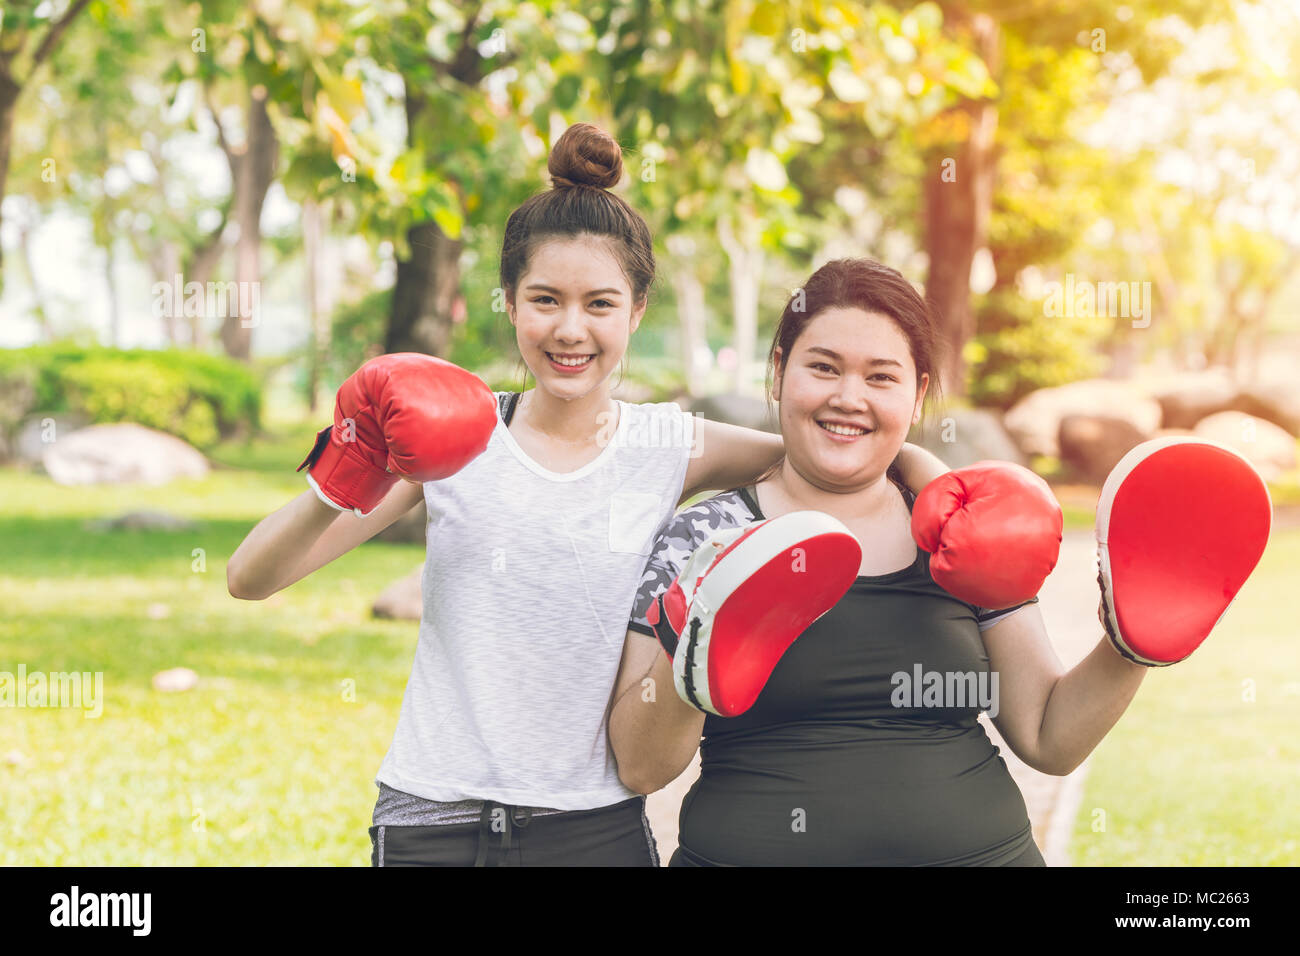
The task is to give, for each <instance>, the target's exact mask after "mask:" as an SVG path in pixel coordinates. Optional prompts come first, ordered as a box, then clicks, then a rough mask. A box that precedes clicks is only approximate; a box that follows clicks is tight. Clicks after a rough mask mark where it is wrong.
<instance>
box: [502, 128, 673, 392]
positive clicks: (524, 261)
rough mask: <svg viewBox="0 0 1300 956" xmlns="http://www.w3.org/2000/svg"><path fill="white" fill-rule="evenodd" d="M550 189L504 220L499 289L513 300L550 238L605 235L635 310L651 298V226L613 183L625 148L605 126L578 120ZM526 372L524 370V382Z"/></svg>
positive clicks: (556, 152) (557, 156)
mask: <svg viewBox="0 0 1300 956" xmlns="http://www.w3.org/2000/svg"><path fill="white" fill-rule="evenodd" d="M546 168H547V170H548V171H549V172H550V174H551V184H552V185H551V188H550V189H548V190H547V191H546V192H542V193H538V194H537V195H535V196H533V197H532V198H530V199H528V200H527V201H526V202H525V203H524V204H523V205H522V206H520V207H519V208H518V209H516V210H515V211H514V212H512V213H511V214H510V218H509V219H508V220H506V232H505V238H504V239H503V241H502V244H501V288H502V289H503V290H504V292H505V295H506V297H507V298H508V299H510V301H512V302H513V301H514V298H515V292H516V289H517V288H518V285H519V280H520V279H521V278H522V277H523V275H524V274H525V273H526V272H527V271H528V264H529V262H530V261H531V260H532V256H533V253H534V252H535V251H536V250H537V247H538V246H539V245H541V244H542V243H543V242H545V241H546V240H548V239H554V238H559V237H574V236H579V235H583V234H589V235H594V236H604V237H606V238H607V239H608V240H609V243H608V244H609V249H610V252H611V253H612V254H613V256H614V258H615V260H616V261H617V262H618V264H619V266H620V267H621V268H622V270H623V274H624V275H625V276H626V277H627V281H628V285H629V286H631V289H632V299H633V308H635V307H636V306H637V305H639V304H640V303H641V302H642V301H643V300H645V299H647V298H648V297H649V294H650V287H651V285H652V284H653V282H654V278H655V256H654V249H653V243H652V240H651V238H650V227H649V226H647V225H646V222H645V220H644V219H643V218H641V215H640V214H639V213H637V212H636V211H635V210H634V209H633V208H632V207H631V206H629V205H628V204H627V203H626V202H624V201H623V200H622V199H621V198H619V197H618V196H616V195H614V194H613V193H612V192H610V191H609V187H611V186H613V185H615V184H617V183H618V181H619V180H620V179H622V177H623V151H622V149H621V148H620V147H619V145H618V143H616V142H615V141H614V140H613V138H612V137H611V136H610V135H609V134H608V133H606V132H605V131H604V130H601V129H598V128H597V127H595V126H592V125H591V124H590V123H574V124H573V125H572V126H570V127H569V128H568V129H567V130H565V131H564V134H563V135H562V136H561V137H560V138H559V139H558V140H556V141H555V145H554V146H552V147H551V155H550V158H549V159H548V161H547V164H546ZM526 384H527V373H525V385H526Z"/></svg>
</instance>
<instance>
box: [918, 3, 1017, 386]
mask: <svg viewBox="0 0 1300 956" xmlns="http://www.w3.org/2000/svg"><path fill="white" fill-rule="evenodd" d="M958 22H960V21H958ZM967 25H968V28H969V31H970V34H971V38H972V40H973V42H974V45H975V51H976V52H977V53H978V54H979V55H980V57H981V58H982V59H983V60H984V63H985V65H986V66H987V67H988V70H989V74H990V75H992V76H994V77H996V76H997V71H998V61H999V38H998V25H997V23H996V22H995V21H994V20H993V19H992V18H991V17H989V16H987V15H985V14H976V15H974V16H973V17H971V18H970V19H969V22H968V24H967ZM953 113H956V114H957V116H958V118H960V119H961V120H962V122H961V123H960V124H958V128H960V129H964V130H965V132H966V137H965V139H964V141H961V142H950V143H946V144H942V145H940V146H939V147H937V148H935V149H933V150H931V151H929V154H928V162H927V163H926V179H925V189H924V197H925V247H926V253H927V254H928V255H929V259H930V268H929V274H928V276H927V278H926V283H925V293H926V297H927V298H928V299H929V300H930V303H931V305H932V307H933V308H934V309H935V313H936V314H935V318H936V321H937V323H938V328H939V331H940V333H941V335H942V336H943V339H944V345H945V354H944V361H943V364H942V372H941V375H940V377H941V381H942V385H943V390H944V393H945V395H946V396H947V397H949V398H955V397H958V396H961V395H964V394H965V392H966V363H965V360H964V359H963V357H962V349H963V347H964V346H965V345H966V343H967V342H968V341H969V340H970V339H971V337H972V336H973V335H974V334H975V317H974V313H973V311H972V310H971V302H970V273H971V264H972V263H973V262H974V260H975V253H976V252H977V251H978V250H979V249H980V248H981V247H982V246H983V245H984V240H985V236H986V233H987V229H988V220H989V214H990V212H991V211H992V208H993V183H994V174H995V173H996V169H997V157H996V153H995V143H994V139H995V135H996V133H997V125H998V113H997V107H996V106H995V105H994V104H993V103H992V102H989V101H987V100H964V101H963V102H961V103H960V104H958V105H957V106H955V107H953V109H952V110H950V111H949V112H948V114H945V118H946V119H951V118H952V114H953ZM949 159H951V160H953V161H954V162H952V163H947V162H945V160H949Z"/></svg>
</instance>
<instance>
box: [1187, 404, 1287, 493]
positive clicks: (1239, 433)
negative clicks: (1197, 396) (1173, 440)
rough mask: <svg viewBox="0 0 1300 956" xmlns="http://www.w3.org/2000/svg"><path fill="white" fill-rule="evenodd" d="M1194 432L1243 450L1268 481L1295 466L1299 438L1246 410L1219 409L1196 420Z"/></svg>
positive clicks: (1274, 479)
mask: <svg viewBox="0 0 1300 956" xmlns="http://www.w3.org/2000/svg"><path fill="white" fill-rule="evenodd" d="M1193 433H1194V434H1196V435H1198V436H1199V437H1201V438H1208V439H1210V440H1211V441H1217V442H1220V443H1221V444H1224V445H1227V446H1228V447H1229V448H1232V449H1234V450H1235V451H1238V452H1241V454H1242V455H1243V456H1245V458H1246V460H1247V461H1249V462H1250V463H1251V464H1252V465H1254V466H1255V469H1256V470H1257V471H1258V472H1259V473H1260V475H1261V476H1262V477H1263V479H1264V480H1265V481H1276V480H1277V479H1278V478H1279V477H1280V476H1281V475H1283V474H1285V473H1286V472H1288V471H1290V470H1291V469H1293V468H1295V466H1296V442H1295V439H1294V438H1293V437H1292V436H1291V435H1290V434H1289V433H1288V432H1287V431H1286V430H1285V429H1282V428H1280V427H1278V426H1277V425H1274V424H1273V423H1272V422H1269V421H1265V420H1264V419H1262V418H1255V417H1254V416H1253V415H1247V414H1246V413H1245V412H1219V413H1218V414H1216V415H1211V416H1209V417H1208V418H1203V419H1201V421H1199V422H1197V423H1196V428H1194V429H1193Z"/></svg>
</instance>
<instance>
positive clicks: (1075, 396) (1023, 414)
mask: <svg viewBox="0 0 1300 956" xmlns="http://www.w3.org/2000/svg"><path fill="white" fill-rule="evenodd" d="M1067 415H1099V416H1105V417H1107V418H1119V419H1122V420H1124V421H1127V422H1129V423H1130V424H1131V425H1133V427H1134V428H1135V429H1137V431H1138V432H1139V433H1140V434H1142V435H1143V436H1144V437H1150V436H1151V435H1152V434H1153V433H1154V432H1155V430H1156V429H1157V428H1159V427H1160V403H1159V402H1157V401H1156V400H1155V399H1154V398H1151V397H1150V396H1149V395H1148V394H1147V393H1146V392H1144V391H1142V390H1141V389H1140V388H1138V387H1137V386H1134V385H1130V384H1129V383H1127V382H1113V381H1108V380H1106V379H1085V380H1084V381H1081V382H1071V383H1070V384H1069V385H1061V386H1058V387H1056V388H1040V389H1039V390H1038V391H1036V392H1030V393H1029V394H1028V395H1026V396H1025V397H1024V398H1022V399H1021V400H1020V401H1019V402H1017V403H1016V404H1015V406H1013V407H1012V408H1011V410H1010V411H1008V412H1007V413H1006V415H1005V416H1003V419H1002V424H1003V425H1004V426H1005V427H1006V429H1007V431H1008V432H1009V433H1010V435H1011V437H1012V439H1014V440H1015V442H1016V445H1017V446H1019V448H1020V450H1021V451H1022V452H1024V453H1025V454H1026V455H1047V456H1049V457H1053V458H1055V457H1058V456H1059V455H1060V449H1061V446H1060V442H1059V437H1060V431H1061V420H1062V419H1063V418H1065V417H1066V416H1067Z"/></svg>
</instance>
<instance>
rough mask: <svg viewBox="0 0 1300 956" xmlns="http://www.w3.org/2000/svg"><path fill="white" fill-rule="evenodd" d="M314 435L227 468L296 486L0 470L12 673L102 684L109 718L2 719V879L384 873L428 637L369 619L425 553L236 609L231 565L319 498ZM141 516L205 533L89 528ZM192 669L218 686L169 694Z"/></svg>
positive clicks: (5, 664)
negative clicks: (252, 539) (309, 484)
mask: <svg viewBox="0 0 1300 956" xmlns="http://www.w3.org/2000/svg"><path fill="white" fill-rule="evenodd" d="M299 431H303V433H304V434H306V435H307V436H308V437H307V440H306V443H305V445H304V443H303V439H302V435H299V434H297V433H296V432H294V433H289V434H285V435H281V436H278V438H274V439H272V440H270V441H267V442H264V443H259V444H257V445H254V446H251V447H249V448H243V447H238V448H231V449H224V450H222V452H220V453H218V454H217V455H216V456H214V457H216V458H217V459H218V460H223V459H224V460H226V461H227V462H228V463H229V462H235V463H238V462H241V461H242V462H244V463H253V464H255V465H256V466H258V467H262V468H266V469H271V468H278V469H280V470H279V471H278V473H277V472H273V471H269V470H267V471H215V472H213V473H212V475H211V476H210V477H208V478H206V479H203V480H201V481H182V482H176V483H173V484H171V485H168V486H167V487H165V488H162V489H151V488H144V487H138V488H122V489H113V488H84V489H69V488H60V487H58V486H56V485H54V484H53V483H52V482H50V481H49V480H48V479H47V478H44V477H41V476H34V475H28V474H24V473H21V472H17V471H12V470H2V471H0V493H2V494H3V495H4V496H5V501H6V502H7V505H6V508H5V513H4V517H3V519H0V540H3V541H4V543H5V547H4V549H3V554H2V555H0V600H3V602H4V607H5V609H6V614H5V615H3V617H2V618H0V670H3V671H8V672H10V673H12V674H16V673H17V672H18V667H19V665H20V664H22V665H24V666H25V667H26V670H27V672H28V673H29V674H30V673H32V672H37V671H43V672H46V673H50V672H66V671H84V672H96V671H99V672H102V673H103V689H102V714H101V715H100V716H99V717H98V718H96V717H93V716H90V715H89V714H86V713H83V712H82V711H80V710H76V709H71V708H67V709H54V708H46V709H34V708H27V709H4V710H0V802H2V804H3V807H4V812H3V815H2V816H0V819H2V820H3V824H2V827H3V829H2V830H0V832H2V833H3V838H0V864H5V865H13V864H20V865H22V864H37V865H48V864H62V865H71V864H78V865H132V864H144V865H157V864H179V865H196V864H224V865H231V864H235V865H243V864H258V865H265V864H298V865H304V864H308V865H309V864H352V865H368V863H369V855H370V842H369V837H368V836H367V833H366V828H367V827H368V826H369V825H370V811H371V808H372V807H373V804H374V798H375V794H376V790H375V787H374V783H373V779H374V774H375V771H376V770H377V769H378V767H379V762H380V760H381V759H382V758H383V755H384V752H385V750H386V749H387V747H388V744H389V741H390V740H391V737H392V733H393V729H394V727H395V726H396V722H397V712H398V708H399V705H400V703H401V694H402V691H403V689H404V687H405V684H406V679H407V676H408V675H409V673H410V665H411V658H412V655H413V653H414V649H415V642H416V632H417V625H416V624H415V623H414V622H400V623H398V622H389V621H376V620H372V619H371V618H370V616H369V607H370V603H371V601H372V600H373V598H374V596H375V595H376V594H377V593H378V592H379V591H380V590H381V589H382V588H384V587H385V586H387V585H388V584H389V583H391V582H392V581H393V580H395V579H396V578H398V577H401V576H403V575H405V574H407V573H408V572H409V571H410V570H411V569H413V568H415V567H417V566H418V565H419V564H420V562H421V561H423V559H424V549H423V547H421V546H418V545H388V544H377V543H368V544H366V545H364V546H362V547H361V548H359V549H357V550H356V551H354V552H352V553H350V554H348V555H346V556H344V557H343V558H341V559H340V560H338V561H336V562H335V563H334V564H332V565H330V566H329V567H327V568H324V569H322V570H321V571H319V572H317V573H316V574H314V575H312V576H311V577H310V578H307V579H306V580H304V581H300V582H299V583H298V584H296V585H294V586H293V587H291V588H289V589H288V590H287V591H284V592H281V593H280V594H278V595H275V596H274V597H272V598H271V599H270V600H267V601H263V602H245V601H237V600H235V599H234V598H232V597H230V596H229V594H228V593H227V591H226V576H225V566H226V560H227V558H228V556H229V555H230V554H231V552H232V551H233V550H234V549H235V548H236V547H237V546H238V544H239V542H240V541H241V540H242V539H243V537H244V535H245V534H247V532H248V530H249V529H250V528H251V527H252V525H253V524H254V523H256V521H257V520H259V519H260V518H261V517H262V516H264V515H266V514H268V513H270V512H271V511H273V510H275V509H276V508H278V507H280V506H281V505H282V504H284V503H285V502H286V501H288V500H289V499H290V498H291V497H293V496H294V495H297V494H299V493H300V492H302V491H303V490H304V488H306V484H305V482H304V481H303V478H302V476H301V475H295V474H294V473H293V468H294V467H295V466H296V465H297V463H298V461H299V460H300V459H301V456H302V455H303V454H305V449H306V448H310V446H311V442H310V434H311V429H310V428H304V429H299ZM288 459H292V463H290V464H288V466H287V468H284V467H283V465H284V463H285V462H286V461H287V460H288ZM137 508H164V509H166V510H167V511H170V512H172V513H175V514H182V515H186V516H189V517H192V518H195V519H197V520H199V521H200V522H201V528H200V530H198V531H196V532H190V533H156V532H137V533H132V532H117V533H96V532H91V531H87V530H85V528H84V527H83V524H84V522H85V520H87V519H90V518H95V517H100V516H103V515H113V514H117V513H119V512H121V511H126V510H132V509H137ZM196 549H198V551H199V553H198V554H197V555H196V553H195V552H196ZM151 612H152V613H151ZM177 666H184V667H189V668H192V669H194V670H195V671H197V672H198V674H199V675H200V677H201V679H202V683H201V684H200V685H199V687H198V688H196V689H194V690H191V691H188V692H185V693H174V694H167V693H159V692H156V691H154V690H153V689H152V688H151V685H150V679H151V677H152V675H153V674H154V673H155V672H157V671H159V670H164V669H166V668H171V667H177Z"/></svg>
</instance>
